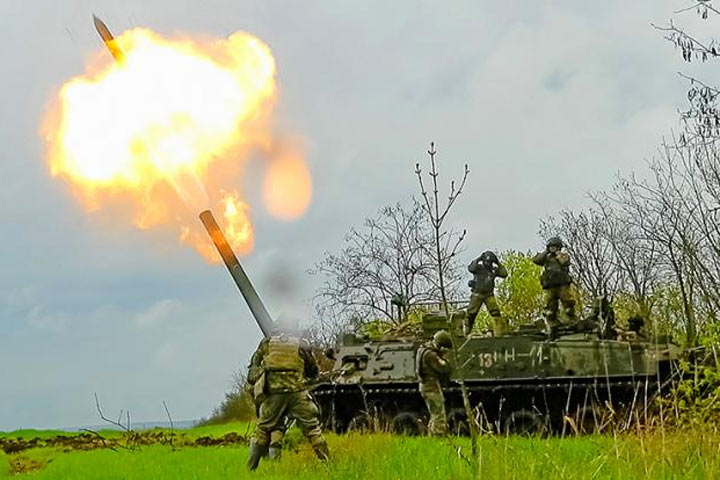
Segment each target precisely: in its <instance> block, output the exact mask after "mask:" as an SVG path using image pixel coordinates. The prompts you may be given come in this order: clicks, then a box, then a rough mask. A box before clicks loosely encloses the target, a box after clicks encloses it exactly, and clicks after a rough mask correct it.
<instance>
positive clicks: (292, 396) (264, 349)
mask: <svg viewBox="0 0 720 480" xmlns="http://www.w3.org/2000/svg"><path fill="white" fill-rule="evenodd" d="M283 320H284V319H282V320H279V321H278V322H277V323H278V324H281V323H284V325H282V326H283V327H284V328H276V330H275V331H274V332H273V334H272V335H271V336H270V337H269V338H265V339H263V340H262V341H261V342H260V345H258V348H257V350H256V351H255V353H254V354H253V357H252V360H251V362H250V367H249V368H248V376H249V377H252V380H254V382H253V383H254V388H255V398H261V401H260V408H259V409H258V421H257V426H256V427H255V433H254V435H253V441H252V442H251V443H250V455H249V458H248V464H247V465H248V469H249V470H255V469H256V468H257V467H258V465H259V463H260V459H261V458H262V457H263V456H265V455H267V453H268V450H269V446H270V441H271V433H272V432H278V431H280V430H284V429H283V425H284V423H285V421H286V418H292V419H294V420H295V421H296V422H297V424H298V425H299V426H300V428H301V429H302V431H303V434H304V435H305V436H306V437H307V438H308V440H309V441H310V445H312V448H313V450H314V451H315V454H316V455H317V456H318V458H320V459H321V460H327V459H328V458H329V456H330V452H329V451H328V446H327V442H326V441H325V437H323V434H322V430H321V429H320V410H319V409H318V407H317V405H316V404H315V402H314V401H313V399H312V397H311V396H310V392H309V391H308V389H307V385H306V380H307V379H312V378H315V377H316V376H317V374H318V366H317V363H316V362H315V358H314V357H313V356H312V352H311V351H310V347H309V345H307V343H306V342H304V341H301V340H300V336H299V334H298V331H297V324H296V323H293V322H289V321H287V320H285V321H283ZM258 372H261V373H259V374H258Z"/></svg>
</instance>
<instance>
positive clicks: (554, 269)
mask: <svg viewBox="0 0 720 480" xmlns="http://www.w3.org/2000/svg"><path fill="white" fill-rule="evenodd" d="M540 283H541V284H542V287H543V288H554V287H562V286H563V285H570V283H572V278H570V265H567V264H566V265H562V264H560V260H559V259H558V258H557V255H552V256H550V255H548V257H547V258H546V259H545V269H544V270H543V273H542V276H541V277H540Z"/></svg>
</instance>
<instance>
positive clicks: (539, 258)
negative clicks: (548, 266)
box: [532, 252, 547, 266]
mask: <svg viewBox="0 0 720 480" xmlns="http://www.w3.org/2000/svg"><path fill="white" fill-rule="evenodd" d="M546 259H547V252H540V253H538V254H537V255H535V256H534V257H533V259H532V261H533V263H534V264H535V265H540V266H542V265H545V260H546Z"/></svg>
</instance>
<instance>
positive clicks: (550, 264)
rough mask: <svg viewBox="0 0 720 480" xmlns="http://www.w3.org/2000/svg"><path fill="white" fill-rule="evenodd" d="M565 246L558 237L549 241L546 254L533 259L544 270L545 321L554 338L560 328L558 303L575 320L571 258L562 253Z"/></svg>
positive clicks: (540, 254) (541, 279)
mask: <svg viewBox="0 0 720 480" xmlns="http://www.w3.org/2000/svg"><path fill="white" fill-rule="evenodd" d="M563 247H564V244H563V242H562V240H560V238H558V237H552V238H550V239H549V240H548V241H547V247H546V249H545V251H544V252H540V253H538V254H537V255H535V256H534V257H533V262H534V263H535V264H536V265H540V266H542V267H544V268H543V272H542V276H541V277H540V283H541V285H542V288H543V290H545V321H546V322H547V326H548V330H549V334H550V335H551V336H552V335H553V334H554V333H555V332H556V331H557V327H558V301H559V302H560V303H562V306H563V310H564V311H565V315H566V316H567V318H568V320H570V321H574V320H575V298H574V297H573V293H572V289H571V287H570V285H571V284H572V277H570V256H569V255H568V254H567V253H566V252H564V251H562V248H563Z"/></svg>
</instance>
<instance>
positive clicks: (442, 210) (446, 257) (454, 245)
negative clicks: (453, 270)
mask: <svg viewBox="0 0 720 480" xmlns="http://www.w3.org/2000/svg"><path fill="white" fill-rule="evenodd" d="M427 153H428V155H429V156H430V170H429V171H428V176H429V177H430V183H431V185H432V190H431V191H430V192H428V190H427V189H426V188H425V183H424V182H423V175H422V169H421V168H420V164H419V163H416V164H415V174H416V175H417V178H418V183H419V185H420V193H421V195H422V198H423V200H424V201H425V203H424V204H423V209H424V210H425V213H426V215H427V218H428V219H429V220H430V224H431V225H432V228H433V232H434V234H435V242H434V244H435V259H434V260H435V264H436V265H437V272H438V279H439V285H438V286H439V288H440V296H441V298H442V308H443V309H444V310H445V318H447V319H448V321H450V320H451V316H450V309H449V307H448V302H447V292H446V285H447V282H446V279H445V275H446V273H447V271H448V264H449V263H450V261H451V260H452V258H453V257H454V256H455V254H456V252H457V249H458V247H459V245H460V243H461V242H462V241H463V239H464V238H465V230H463V231H462V233H457V232H454V231H452V230H447V229H446V227H445V221H446V220H447V217H448V214H449V213H450V209H451V208H452V206H453V205H454V204H455V202H456V201H457V199H458V197H459V196H460V194H461V193H462V191H463V188H464V187H465V183H466V182H467V177H468V174H469V173H470V170H469V169H468V166H467V164H465V168H464V172H463V176H462V180H461V181H460V183H459V184H456V183H455V181H454V180H451V181H450V193H449V195H448V197H447V201H446V202H445V203H444V204H442V203H441V200H440V189H439V187H438V178H439V176H440V173H439V172H438V169H437V161H436V158H435V156H436V155H437V151H436V150H435V143H434V142H430V149H429V150H428V152H427ZM443 249H445V253H443ZM452 351H453V355H454V357H455V364H456V365H459V364H460V362H459V355H458V347H457V345H456V343H455V340H453V349H452ZM461 371H462V369H461ZM459 383H460V393H461V395H462V399H463V407H464V409H465V415H466V417H467V419H468V426H469V427H470V445H471V448H472V454H473V460H474V461H475V462H476V465H479V464H478V463H477V460H478V452H477V439H478V434H479V432H478V431H479V426H478V424H477V420H476V418H475V415H474V414H473V409H472V406H471V404H470V394H469V393H468V390H467V387H466V385H465V379H464V378H462V377H461V378H460V380H459Z"/></svg>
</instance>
